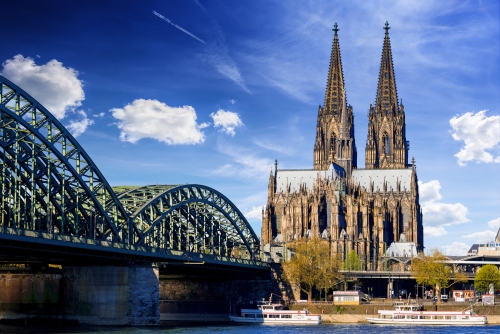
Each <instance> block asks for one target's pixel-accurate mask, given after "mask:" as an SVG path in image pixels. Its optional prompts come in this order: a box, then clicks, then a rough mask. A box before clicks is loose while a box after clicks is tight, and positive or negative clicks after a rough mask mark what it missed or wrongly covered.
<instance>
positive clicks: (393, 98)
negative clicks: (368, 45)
mask: <svg viewBox="0 0 500 334" xmlns="http://www.w3.org/2000/svg"><path fill="white" fill-rule="evenodd" d="M390 28H391V27H389V22H387V21H386V22H385V26H384V30H385V36H384V45H383V47H382V59H381V61H380V72H379V77H378V87H377V96H376V99H375V104H373V105H372V104H371V105H370V113H369V115H368V138H367V142H366V151H365V152H366V153H365V154H366V157H365V162H366V168H368V169H371V168H406V167H407V166H408V149H409V143H408V142H407V141H406V124H405V114H404V107H403V105H402V103H401V104H400V105H399V104H398V102H399V101H398V92H397V90H396V77H395V74H394V66H393V62H392V51H391V40H390V38H389V29H390Z"/></svg>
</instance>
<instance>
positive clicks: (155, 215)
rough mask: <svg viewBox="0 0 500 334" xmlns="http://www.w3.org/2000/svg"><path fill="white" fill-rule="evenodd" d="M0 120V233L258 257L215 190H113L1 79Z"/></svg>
mask: <svg viewBox="0 0 500 334" xmlns="http://www.w3.org/2000/svg"><path fill="white" fill-rule="evenodd" d="M0 124H1V129H0V187H1V189H0V227H1V229H0V234H2V233H10V234H12V233H13V231H16V233H18V232H19V231H22V232H23V235H26V236H30V237H38V238H45V239H51V240H59V241H69V242H81V241H82V240H83V241H84V242H85V243H87V244H88V243H89V241H95V242H94V243H95V244H96V245H97V244H99V245H101V246H102V245H110V247H117V248H120V249H123V248H124V247H127V246H130V247H132V248H133V249H138V250H142V251H146V252H147V251H150V252H153V253H161V252H162V251H166V252H169V253H170V254H173V253H172V251H176V252H177V253H175V254H178V255H179V256H181V254H187V253H189V254H193V253H199V254H206V255H213V256H217V257H218V258H219V259H220V261H225V260H227V261H230V260H229V259H231V258H233V257H235V258H243V259H250V260H253V259H255V258H256V256H257V255H258V250H259V239H258V238H257V236H256V234H255V233H254V231H253V230H252V229H251V227H250V225H249V224H248V222H247V220H246V219H245V217H244V216H243V215H242V214H241V212H240V211H239V210H238V208H237V207H236V206H235V205H234V204H233V203H231V201H230V200H229V199H227V198H226V197H225V196H224V195H222V194H221V193H220V192H218V191H216V190H215V189H212V188H210V187H207V186H203V185H196V184H191V185H178V186H168V185H156V186H145V187H139V188H135V189H131V190H128V191H125V192H122V193H119V194H116V193H115V191H113V189H112V188H111V186H110V185H109V184H108V182H107V181H106V179H105V178H104V176H103V175H102V173H101V172H100V171H99V169H98V168H97V166H96V165H95V164H94V162H93V161H92V159H91V158H90V157H89V156H88V154H87V153H86V152H85V151H84V150H83V148H82V147H81V146H80V144H79V143H78V142H77V141H76V139H75V138H74V137H73V136H72V135H71V134H70V133H69V132H68V131H67V130H66V129H65V127H64V126H63V125H62V124H61V123H60V122H59V121H58V120H57V119H56V118H55V117H54V116H53V115H52V114H51V113H50V112H49V111H47V110H46V109H45V108H44V107H43V106H42V105H41V104H40V103H38V102H37V101H36V100H35V99H33V98H32V97H31V96H30V95H28V94H27V93H26V92H24V91H23V90H22V89H21V88H19V87H17V86H16V85H15V84H13V83H12V82H10V81H9V80H7V79H5V78H4V77H2V76H0ZM28 232H29V233H28ZM18 234H19V233H18ZM90 243H92V242H90ZM130 247H129V248H130ZM132 248H131V249H132ZM179 252H187V253H179ZM185 256H186V255H185Z"/></svg>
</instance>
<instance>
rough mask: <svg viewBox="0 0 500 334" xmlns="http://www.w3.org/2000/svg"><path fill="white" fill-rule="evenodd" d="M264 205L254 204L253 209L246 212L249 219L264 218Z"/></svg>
mask: <svg viewBox="0 0 500 334" xmlns="http://www.w3.org/2000/svg"><path fill="white" fill-rule="evenodd" d="M263 207H264V206H263V205H261V206H253V207H252V210H250V211H248V212H247V213H245V217H246V218H247V219H261V218H262V208H263Z"/></svg>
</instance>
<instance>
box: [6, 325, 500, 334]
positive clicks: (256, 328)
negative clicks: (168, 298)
mask: <svg viewBox="0 0 500 334" xmlns="http://www.w3.org/2000/svg"><path fill="white" fill-rule="evenodd" d="M304 332H307V334H316V333H325V334H326V333H335V334H337V333H346V334H347V333H384V334H387V333H404V334H427V333H440V334H448V333H449V334H457V333H460V334H461V333H474V334H483V333H499V332H500V325H486V326H471V327H468V326H411V325H407V326H392V325H387V326H383V325H368V324H322V325H318V326H297V325H290V326H288V325H285V326H283V325H231V324H228V325H204V326H168V327H167V326H160V327H86V326H80V327H49V326H11V325H0V333H12V334H20V333H23V334H24V333H61V334H62V333H72V334H76V333H82V334H97V333H99V334H104V333H112V334H122V333H123V334H125V333H126V334H153V333H154V334H157V333H168V334H181V333H189V334H191V333H193V334H194V333H224V334H232V333H238V334H261V333H262V334H264V333H266V334H288V333H304Z"/></svg>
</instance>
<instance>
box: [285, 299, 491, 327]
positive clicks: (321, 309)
mask: <svg viewBox="0 0 500 334" xmlns="http://www.w3.org/2000/svg"><path fill="white" fill-rule="evenodd" d="M469 306H470V305H468V304H458V303H457V304H451V303H450V304H444V305H432V304H429V305H425V304H424V310H426V311H462V310H464V309H466V308H467V307H469ZM289 308H290V309H292V310H302V309H304V308H307V309H308V310H309V311H310V312H312V313H319V314H322V319H323V322H324V323H366V322H367V321H366V317H373V316H376V315H377V311H378V310H393V309H394V307H393V306H392V304H391V303H381V304H361V305H346V306H337V305H332V304H292V305H290V306H289ZM473 309H474V312H476V313H477V314H479V315H486V316H487V317H488V323H489V324H500V305H474V308H473Z"/></svg>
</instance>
